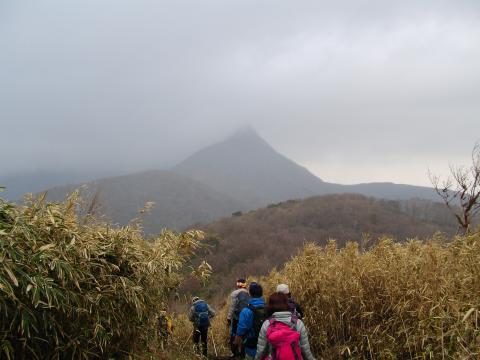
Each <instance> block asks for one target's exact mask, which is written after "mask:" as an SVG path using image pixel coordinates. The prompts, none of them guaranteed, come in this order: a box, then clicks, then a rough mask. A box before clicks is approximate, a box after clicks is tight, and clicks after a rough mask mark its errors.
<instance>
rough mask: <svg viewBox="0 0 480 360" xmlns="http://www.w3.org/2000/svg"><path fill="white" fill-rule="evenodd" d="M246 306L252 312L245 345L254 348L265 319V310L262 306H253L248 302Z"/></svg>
mask: <svg viewBox="0 0 480 360" xmlns="http://www.w3.org/2000/svg"><path fill="white" fill-rule="evenodd" d="M248 308H249V309H250V311H251V312H252V313H253V323H252V330H251V331H250V332H249V333H248V335H247V336H248V337H247V340H246V341H245V346H246V347H248V348H249V349H256V348H257V343H258V335H259V334H260V330H261V329H262V325H263V322H264V321H265V320H266V319H267V311H266V309H265V307H264V306H259V307H254V306H253V305H252V304H248Z"/></svg>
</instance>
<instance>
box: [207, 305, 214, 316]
mask: <svg viewBox="0 0 480 360" xmlns="http://www.w3.org/2000/svg"><path fill="white" fill-rule="evenodd" d="M207 306H208V316H210V317H214V316H215V315H216V312H215V310H213V309H212V308H211V307H210V305H208V304H207Z"/></svg>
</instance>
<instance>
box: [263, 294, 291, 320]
mask: <svg viewBox="0 0 480 360" xmlns="http://www.w3.org/2000/svg"><path fill="white" fill-rule="evenodd" d="M288 310H289V308H288V296H287V295H285V294H284V293H281V292H275V293H273V294H272V295H270V298H269V299H268V307H267V313H268V316H272V315H273V314H274V313H276V312H279V311H288Z"/></svg>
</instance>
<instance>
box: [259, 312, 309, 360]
mask: <svg viewBox="0 0 480 360" xmlns="http://www.w3.org/2000/svg"><path fill="white" fill-rule="evenodd" d="M267 341H268V343H269V344H270V346H271V348H272V355H271V356H270V357H268V358H267V359H269V360H302V350H301V349H300V333H299V332H298V331H297V318H296V317H295V316H292V322H291V324H290V325H287V324H285V323H283V322H281V321H277V320H276V319H275V318H273V317H272V318H271V319H270V325H269V326H268V330H267Z"/></svg>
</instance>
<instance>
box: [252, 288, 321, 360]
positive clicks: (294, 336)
mask: <svg viewBox="0 0 480 360" xmlns="http://www.w3.org/2000/svg"><path fill="white" fill-rule="evenodd" d="M267 314H271V317H270V318H269V319H268V320H266V321H265V322H264V323H263V325H262V328H261V329H260V334H259V336H258V346H257V354H256V355H255V360H261V359H264V358H267V359H270V358H272V359H278V360H298V359H303V360H315V358H314V357H313V354H312V352H311V350H310V344H309V343H308V334H307V329H306V328H305V325H304V324H303V322H302V320H300V319H298V318H297V317H296V316H295V315H294V314H292V313H291V312H290V310H289V306H288V296H287V295H285V294H284V293H280V292H276V293H273V294H272V295H271V296H270V298H269V299H268V307H267ZM268 356H270V357H268Z"/></svg>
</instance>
